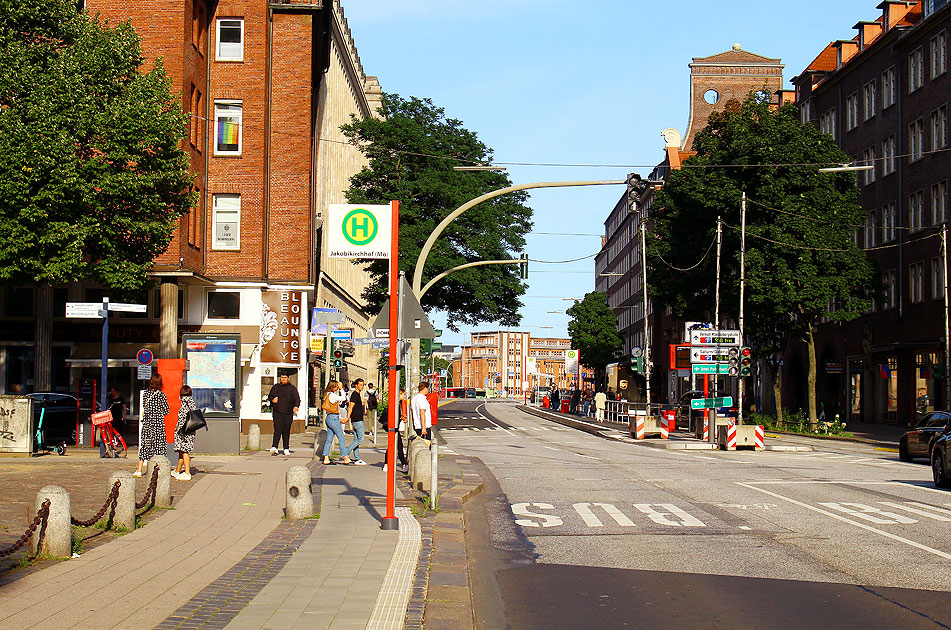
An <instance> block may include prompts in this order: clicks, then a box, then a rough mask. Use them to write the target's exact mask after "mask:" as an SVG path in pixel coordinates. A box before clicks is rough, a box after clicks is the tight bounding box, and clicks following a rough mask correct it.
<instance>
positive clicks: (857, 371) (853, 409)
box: [849, 361, 863, 419]
mask: <svg viewBox="0 0 951 630" xmlns="http://www.w3.org/2000/svg"><path fill="white" fill-rule="evenodd" d="M862 369H863V364H862V362H861V361H853V362H852V364H851V369H850V374H851V379H850V380H851V383H850V384H851V394H850V403H849V406H850V413H851V415H852V416H853V417H854V418H856V419H857V418H859V417H861V415H862Z"/></svg>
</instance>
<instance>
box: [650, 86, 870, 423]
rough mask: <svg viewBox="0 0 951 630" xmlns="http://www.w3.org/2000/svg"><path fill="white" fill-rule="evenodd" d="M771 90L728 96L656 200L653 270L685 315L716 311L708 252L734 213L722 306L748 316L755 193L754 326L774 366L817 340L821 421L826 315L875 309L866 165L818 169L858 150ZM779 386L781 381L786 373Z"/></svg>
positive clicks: (661, 289)
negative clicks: (862, 186) (744, 201)
mask: <svg viewBox="0 0 951 630" xmlns="http://www.w3.org/2000/svg"><path fill="white" fill-rule="evenodd" d="M769 100H770V98H769V95H768V94H766V93H762V92H761V93H756V94H751V95H750V96H749V97H748V98H747V99H746V100H745V101H744V102H743V103H738V102H736V101H733V102H731V103H728V104H727V107H726V109H725V110H724V112H722V113H718V114H714V115H712V116H711V117H710V121H709V124H708V125H707V126H706V127H705V128H704V129H703V130H702V131H701V132H700V133H698V134H697V137H696V140H695V142H694V150H695V151H696V155H695V156H694V157H691V158H689V159H688V160H686V161H685V162H684V164H683V168H682V169H680V170H677V171H674V172H673V173H672V174H671V178H670V180H669V181H668V182H667V183H666V184H665V185H664V187H663V188H662V189H661V191H660V193H659V194H658V197H657V199H656V202H655V204H654V206H653V207H652V209H651V220H652V223H653V226H652V236H653V238H651V239H650V242H649V244H648V253H649V256H650V259H649V261H648V267H649V274H648V278H649V280H650V283H651V290H652V291H653V297H654V299H655V300H657V301H658V302H659V303H661V304H664V305H667V306H671V307H672V308H673V311H674V314H675V316H679V317H684V318H689V319H693V318H709V317H710V315H711V314H712V313H713V310H714V309H713V298H714V280H715V278H716V275H715V273H716V272H715V268H714V266H715V264H716V262H715V259H714V256H712V255H707V256H706V257H705V258H703V259H702V262H700V263H699V264H697V260H698V259H699V258H700V257H701V255H702V254H703V253H704V252H708V254H709V253H710V250H709V245H710V244H711V243H712V240H713V238H714V236H715V233H716V223H717V217H722V218H723V222H724V232H723V252H724V254H723V258H722V260H721V265H722V277H723V284H722V286H721V302H720V311H721V313H724V314H726V315H727V318H729V319H732V320H733V321H734V322H735V321H737V318H738V302H739V297H738V289H739V251H740V200H741V197H742V194H743V192H746V194H747V196H748V199H749V203H748V205H747V208H748V209H747V214H746V248H747V249H746V299H747V305H746V326H745V328H746V331H745V332H746V334H747V336H748V337H749V338H750V339H751V340H752V341H754V342H755V344H754V345H755V347H756V349H757V351H758V356H760V357H765V358H768V359H770V360H771V361H772V362H773V363H772V364H773V365H774V366H776V365H777V364H778V359H779V357H781V355H782V353H783V351H784V349H785V346H786V342H787V340H799V341H801V342H803V343H805V344H806V350H807V354H808V358H809V361H808V374H807V375H806V379H807V383H808V392H809V393H808V408H809V418H810V420H811V422H813V423H814V422H815V420H816V394H815V381H816V355H815V343H814V339H813V336H814V332H815V329H816V326H817V325H818V324H819V322H820V320H822V319H823V318H828V319H830V320H833V321H845V320H849V319H854V318H856V317H859V316H860V315H861V314H862V313H863V312H866V311H867V310H868V308H869V307H870V305H871V302H870V296H871V292H872V288H871V287H872V285H873V277H874V275H875V274H874V268H873V266H872V264H871V263H870V261H869V260H868V258H867V256H866V255H865V253H864V252H863V251H862V250H860V249H859V248H858V246H857V245H856V244H855V243H854V242H853V240H852V238H853V235H854V233H855V230H856V229H857V228H858V227H860V226H862V225H863V223H864V222H865V220H866V214H865V212H864V211H863V210H862V208H861V206H860V205H859V204H858V203H857V199H858V190H857V187H856V182H855V175H854V173H838V174H823V173H819V172H817V166H816V165H817V164H823V165H833V164H841V163H847V162H849V161H850V160H851V158H849V156H848V155H846V154H845V153H844V152H842V150H841V149H839V148H838V147H837V146H836V144H835V142H834V141H833V139H832V137H831V136H828V135H825V134H822V133H820V132H819V131H818V130H817V129H816V128H815V127H814V126H813V125H811V124H803V123H801V122H800V120H799V112H798V110H797V109H796V108H795V107H794V106H792V105H785V106H782V107H778V108H777V107H775V106H773V105H771V104H770V102H769ZM687 269H689V270H687ZM721 317H722V316H721ZM773 372H774V374H776V372H777V370H775V369H774V370H773ZM774 390H775V391H776V392H777V393H778V392H779V383H778V380H777V381H775V382H774ZM777 400H778V402H780V401H781V399H777ZM780 413H781V412H780Z"/></svg>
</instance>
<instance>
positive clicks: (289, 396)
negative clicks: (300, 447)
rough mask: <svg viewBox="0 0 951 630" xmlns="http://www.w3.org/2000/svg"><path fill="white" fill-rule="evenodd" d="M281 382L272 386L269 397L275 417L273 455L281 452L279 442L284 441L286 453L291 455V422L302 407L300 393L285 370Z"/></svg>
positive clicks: (272, 442) (280, 377)
mask: <svg viewBox="0 0 951 630" xmlns="http://www.w3.org/2000/svg"><path fill="white" fill-rule="evenodd" d="M278 378H279V379H280V382H279V383H278V384H277V385H275V386H274V387H272V388H271V391H269V392H268V394H267V399H268V400H270V401H271V413H272V417H273V419H274V438H273V439H272V440H271V455H277V454H278V453H280V451H279V450H278V448H277V447H278V442H279V441H281V440H283V442H284V454H285V455H290V454H291V453H293V452H294V451H292V450H291V423H293V422H294V415H295V414H297V410H298V409H299V408H300V394H298V393H297V388H296V387H294V386H293V385H291V383H290V377H289V376H288V375H287V373H286V372H285V373H284V374H281V375H280V376H279V377H278Z"/></svg>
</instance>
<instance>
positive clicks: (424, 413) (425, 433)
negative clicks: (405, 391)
mask: <svg viewBox="0 0 951 630" xmlns="http://www.w3.org/2000/svg"><path fill="white" fill-rule="evenodd" d="M427 394H429V384H428V383H420V384H419V392H418V393H417V394H416V395H415V396H413V400H411V401H410V407H411V408H412V410H413V430H414V431H415V432H416V435H418V436H420V437H423V438H426V439H429V437H430V435H429V427H431V426H432V424H433V410H432V406H431V405H430V404H429V398H427V397H426V396H427Z"/></svg>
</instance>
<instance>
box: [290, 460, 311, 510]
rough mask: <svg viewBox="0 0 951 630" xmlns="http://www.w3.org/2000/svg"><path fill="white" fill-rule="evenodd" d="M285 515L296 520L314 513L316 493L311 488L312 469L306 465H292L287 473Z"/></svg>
mask: <svg viewBox="0 0 951 630" xmlns="http://www.w3.org/2000/svg"><path fill="white" fill-rule="evenodd" d="M286 485H287V493H286V494H285V496H284V501H285V507H284V516H285V517H286V518H287V520H289V521H296V520H299V519H302V518H307V517H310V516H313V515H314V495H313V493H312V492H311V488H310V471H309V470H307V467H306V466H291V467H290V468H288V469H287V475H286Z"/></svg>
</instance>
